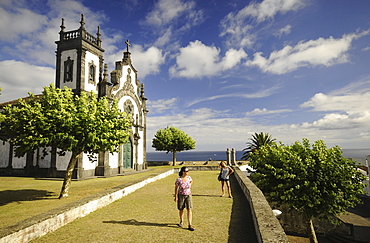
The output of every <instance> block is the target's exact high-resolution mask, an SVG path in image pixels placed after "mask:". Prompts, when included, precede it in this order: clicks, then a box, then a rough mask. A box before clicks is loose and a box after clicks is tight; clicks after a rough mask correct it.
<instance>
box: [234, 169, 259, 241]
mask: <svg viewBox="0 0 370 243" xmlns="http://www.w3.org/2000/svg"><path fill="white" fill-rule="evenodd" d="M230 184H231V192H232V195H233V198H234V199H233V206H232V211H231V217H230V224H229V240H228V242H248V243H254V242H258V241H257V236H256V232H255V229H254V224H253V220H252V213H251V209H250V205H249V202H248V200H247V198H246V197H245V195H244V193H243V191H242V190H241V188H240V186H239V184H238V182H237V180H236V179H235V177H234V176H230Z"/></svg>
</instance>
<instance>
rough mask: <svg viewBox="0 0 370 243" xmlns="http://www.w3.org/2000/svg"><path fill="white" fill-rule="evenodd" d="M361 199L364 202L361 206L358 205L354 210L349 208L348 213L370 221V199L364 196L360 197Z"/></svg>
mask: <svg viewBox="0 0 370 243" xmlns="http://www.w3.org/2000/svg"><path fill="white" fill-rule="evenodd" d="M360 199H361V200H362V203H361V204H358V205H357V206H355V207H354V208H349V209H347V211H348V212H351V213H354V214H356V215H359V216H361V217H363V218H367V219H370V198H368V197H366V196H363V197H360Z"/></svg>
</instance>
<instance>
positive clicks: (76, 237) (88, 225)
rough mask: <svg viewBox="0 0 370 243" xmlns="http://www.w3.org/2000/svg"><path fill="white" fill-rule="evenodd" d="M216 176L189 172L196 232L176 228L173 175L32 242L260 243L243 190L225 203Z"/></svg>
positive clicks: (207, 173) (174, 176) (234, 187)
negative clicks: (256, 238)
mask: <svg viewBox="0 0 370 243" xmlns="http://www.w3.org/2000/svg"><path fill="white" fill-rule="evenodd" d="M217 174H218V171H202V172H195V171H193V172H192V171H191V172H190V176H192V177H193V180H194V184H193V188H192V192H193V200H194V207H195V208H194V210H193V213H194V216H193V225H194V227H195V228H196V229H195V231H194V232H191V231H188V230H187V229H185V228H179V227H178V226H177V225H176V224H177V223H178V211H177V209H176V203H175V202H174V201H173V191H174V182H175V179H176V177H177V175H175V174H174V175H171V176H168V177H166V178H164V179H161V180H159V181H156V182H153V183H150V184H148V185H147V186H145V187H144V188H141V189H139V190H137V191H136V192H134V193H132V194H130V195H128V196H126V197H124V198H122V199H120V200H118V201H116V202H114V203H112V204H110V205H108V206H106V207H104V208H103V209H99V210H97V211H95V212H93V213H91V214H89V215H87V216H86V217H84V218H81V219H77V220H75V221H73V222H72V223H70V224H67V225H66V226H64V227H62V228H60V229H59V230H57V231H55V232H52V233H49V234H47V235H46V236H44V237H41V238H39V239H37V240H35V241H33V242H48V243H50V242H51V243H52V242H241V240H247V242H251V243H253V242H255V241H254V240H253V239H254V237H255V236H254V233H253V226H252V222H251V217H250V212H249V210H248V207H249V206H248V202H247V201H246V199H245V197H243V195H242V193H241V191H240V188H239V187H238V186H233V190H234V191H233V195H234V199H230V198H227V197H222V198H221V197H220V192H221V190H220V183H219V182H218V181H217V179H216V178H217ZM233 184H234V185H235V184H236V182H235V181H233Z"/></svg>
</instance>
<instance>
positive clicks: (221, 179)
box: [220, 177, 229, 181]
mask: <svg viewBox="0 0 370 243" xmlns="http://www.w3.org/2000/svg"><path fill="white" fill-rule="evenodd" d="M220 181H229V178H226V179H224V178H222V177H220Z"/></svg>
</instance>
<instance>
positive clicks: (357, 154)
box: [146, 149, 370, 161]
mask: <svg viewBox="0 0 370 243" xmlns="http://www.w3.org/2000/svg"><path fill="white" fill-rule="evenodd" d="M342 151H343V156H344V157H346V158H363V159H365V158H366V156H367V155H370V149H342ZM243 153H244V152H243V151H236V160H240V158H241V157H242V156H243ZM146 157H147V161H172V153H168V154H166V152H163V151H155V152H147V155H146ZM176 157H177V161H208V160H210V159H212V160H226V150H225V151H192V150H190V151H183V152H178V153H176Z"/></svg>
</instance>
